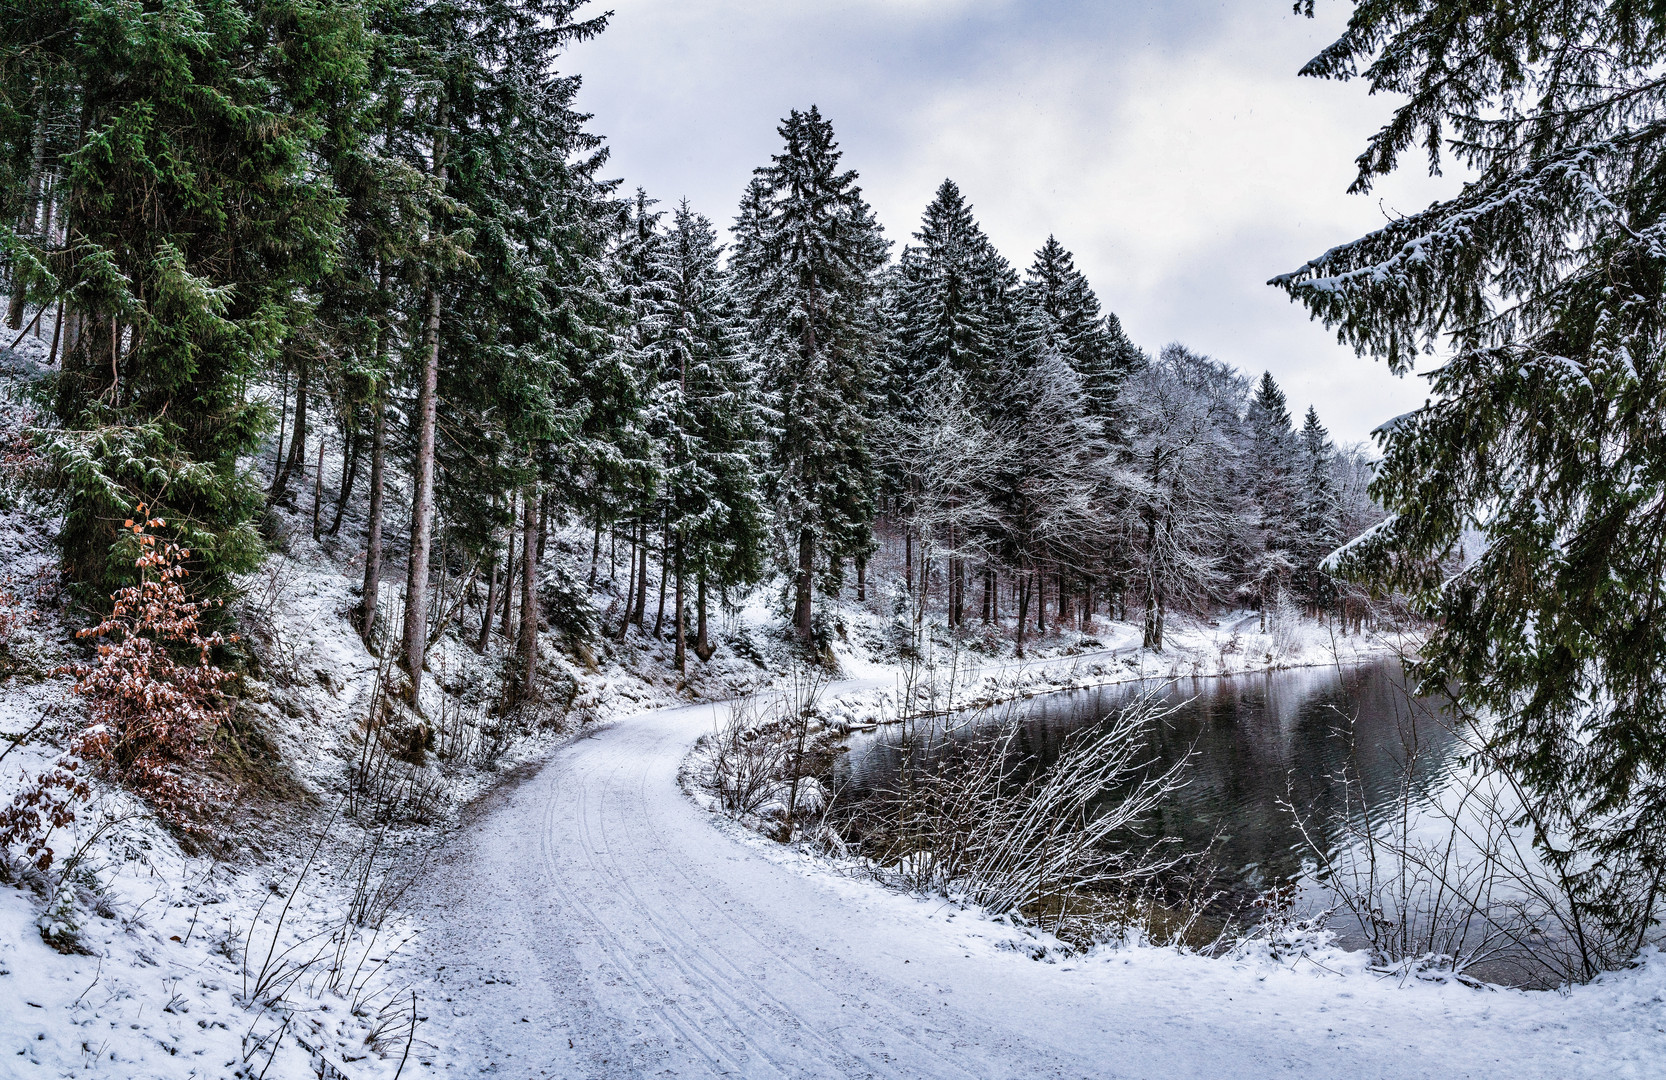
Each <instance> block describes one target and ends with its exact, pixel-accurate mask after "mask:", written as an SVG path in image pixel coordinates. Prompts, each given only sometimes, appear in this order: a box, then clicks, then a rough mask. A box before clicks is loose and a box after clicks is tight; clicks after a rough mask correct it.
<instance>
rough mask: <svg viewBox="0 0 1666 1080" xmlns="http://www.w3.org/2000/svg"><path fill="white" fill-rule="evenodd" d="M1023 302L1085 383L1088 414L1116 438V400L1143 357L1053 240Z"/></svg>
mask: <svg viewBox="0 0 1666 1080" xmlns="http://www.w3.org/2000/svg"><path fill="white" fill-rule="evenodd" d="M1022 295H1023V298H1024V300H1025V301H1026V302H1027V303H1029V304H1030V305H1031V306H1033V307H1034V308H1035V309H1037V310H1038V311H1040V312H1041V313H1042V314H1043V315H1044V316H1045V326H1046V334H1047V340H1048V343H1049V344H1050V345H1051V346H1052V347H1053V348H1054V349H1055V350H1057V352H1058V353H1059V355H1060V356H1063V357H1064V359H1065V362H1066V363H1068V364H1069V365H1070V366H1071V367H1072V368H1073V369H1075V371H1076V374H1077V376H1078V377H1079V378H1080V379H1081V380H1082V392H1083V393H1084V394H1085V395H1086V401H1087V408H1088V411H1089V413H1091V414H1092V415H1093V416H1094V417H1096V418H1097V419H1099V420H1100V422H1101V424H1102V425H1103V426H1104V427H1105V430H1106V434H1108V435H1109V434H1112V433H1113V431H1114V428H1115V427H1116V424H1115V417H1116V406H1117V396H1118V395H1119V394H1120V392H1121V389H1122V384H1123V383H1124V382H1126V381H1127V378H1128V375H1129V373H1130V372H1131V371H1132V370H1133V369H1134V368H1135V367H1137V366H1138V364H1139V361H1140V352H1139V350H1138V349H1137V348H1135V347H1134V345H1133V343H1132V342H1130V341H1129V340H1128V338H1127V335H1125V334H1124V333H1123V332H1122V323H1121V321H1120V320H1118V319H1117V317H1116V316H1115V315H1114V314H1111V315H1103V316H1102V315H1101V314H1100V308H1099V298H1098V297H1097V296H1095V295H1094V292H1093V288H1092V287H1091V286H1090V285H1089V284H1088V279H1087V277H1086V275H1084V274H1083V273H1082V272H1081V271H1080V270H1078V269H1076V262H1075V258H1074V257H1073V256H1072V255H1071V253H1070V252H1069V251H1066V250H1065V248H1064V245H1063V244H1060V243H1059V242H1058V240H1057V239H1056V238H1055V237H1053V236H1048V237H1047V242H1046V243H1045V244H1043V245H1042V246H1041V248H1040V249H1039V250H1038V251H1036V253H1035V261H1034V262H1032V263H1031V264H1030V268H1029V270H1028V271H1027V272H1026V273H1025V275H1024V285H1023V289H1022Z"/></svg>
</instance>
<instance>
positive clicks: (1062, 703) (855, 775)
mask: <svg viewBox="0 0 1666 1080" xmlns="http://www.w3.org/2000/svg"><path fill="white" fill-rule="evenodd" d="M1146 695H1151V696H1153V697H1155V698H1156V699H1158V700H1159V701H1161V702H1163V703H1164V704H1165V705H1166V706H1168V707H1170V709H1171V711H1170V712H1168V713H1167V715H1165V716H1164V717H1163V718H1162V719H1161V720H1159V721H1156V722H1154V723H1153V724H1152V725H1151V726H1150V727H1149V728H1148V730H1147V738H1148V740H1149V742H1148V745H1149V748H1150V750H1151V753H1152V757H1153V758H1154V759H1155V760H1154V765H1155V767H1156V768H1157V769H1158V770H1160V769H1162V768H1166V767H1167V766H1168V765H1170V764H1172V763H1174V762H1176V761H1178V760H1180V759H1182V758H1184V757H1187V755H1188V754H1189V755H1190V764H1189V766H1188V768H1187V771H1186V778H1187V780H1188V783H1187V784H1186V786H1185V787H1184V788H1183V789H1182V790H1180V791H1178V792H1176V793H1174V794H1173V795H1172V796H1170V797H1169V798H1168V799H1167V800H1166V801H1165V802H1164V804H1163V805H1162V807H1161V808H1160V809H1159V811H1158V814H1157V817H1156V819H1155V821H1153V822H1152V828H1153V830H1155V832H1156V833H1157V834H1158V835H1163V836H1168V837H1173V838H1175V839H1176V840H1178V841H1179V846H1180V847H1181V848H1183V849H1184V850H1186V851H1188V852H1201V851H1205V850H1210V851H1212V852H1213V853H1214V859H1215V862H1216V864H1217V874H1218V881H1219V884H1220V885H1222V886H1225V887H1226V888H1228V889H1229V890H1231V891H1232V892H1233V893H1235V894H1236V895H1237V896H1238V897H1239V898H1240V899H1242V898H1244V897H1248V896H1252V895H1253V894H1254V893H1256V892H1259V891H1260V890H1262V889H1264V888H1266V887H1268V886H1270V885H1273V884H1278V883H1281V882H1292V881H1300V880H1301V879H1302V878H1303V876H1304V870H1305V869H1308V868H1311V865H1312V858H1313V852H1312V849H1311V848H1309V847H1308V845H1307V842H1306V841H1305V840H1304V839H1303V837H1302V833H1301V831H1300V829H1299V828H1298V827H1297V822H1296V818H1295V816H1294V815H1293V814H1292V812H1291V810H1290V809H1289V808H1288V807H1286V806H1283V805H1280V804H1281V803H1289V804H1292V805H1293V806H1294V807H1295V809H1296V812H1297V813H1299V814H1301V815H1302V817H1303V820H1305V821H1306V822H1307V823H1308V827H1309V829H1310V831H1312V833H1313V836H1314V839H1315V840H1316V841H1318V842H1319V843H1321V844H1323V845H1325V846H1327V847H1329V848H1334V845H1336V844H1337V843H1338V835H1337V834H1338V831H1339V830H1338V828H1337V815H1338V811H1341V810H1343V809H1344V804H1345V802H1347V801H1348V800H1345V799H1344V794H1343V787H1342V784H1343V780H1342V777H1343V773H1344V770H1346V771H1347V772H1348V774H1350V775H1351V776H1352V777H1353V778H1354V780H1355V781H1356V786H1355V788H1354V790H1353V792H1352V796H1351V799H1352V802H1353V804H1354V805H1353V806H1351V807H1348V808H1349V809H1353V810H1356V811H1357V810H1358V802H1359V799H1360V797H1361V795H1363V797H1364V800H1365V805H1366V806H1367V807H1372V806H1384V805H1387V804H1390V803H1392V802H1393V801H1394V800H1395V798H1396V796H1397V793H1398V792H1399V791H1400V790H1401V786H1402V784H1403V783H1404V782H1405V775H1406V774H1405V767H1404V763H1405V761H1406V760H1407V752H1408V749H1413V748H1415V750H1416V762H1417V767H1416V768H1415V769H1414V770H1413V773H1412V787H1413V794H1414V797H1418V796H1423V797H1426V796H1427V795H1429V794H1431V793H1432V792H1434V791H1435V790H1437V789H1438V788H1439V787H1440V786H1441V785H1442V783H1443V781H1444V780H1445V779H1446V778H1447V776H1448V774H1449V770H1450V769H1451V767H1452V766H1453V765H1454V764H1455V758H1456V754H1457V747H1456V745H1455V740H1454V738H1453V736H1452V734H1451V733H1450V732H1449V731H1448V730H1447V729H1446V727H1445V726H1444V725H1443V724H1442V723H1441V722H1440V721H1439V719H1438V716H1437V715H1436V714H1435V713H1434V711H1433V710H1432V709H1431V708H1430V707H1429V706H1428V705H1427V704H1426V703H1425V704H1422V705H1421V706H1420V705H1419V703H1417V702H1415V701H1414V699H1413V698H1412V697H1411V696H1410V694H1409V692H1408V690H1407V686H1406V680H1405V676H1404V674H1403V673H1402V670H1401V667H1400V662H1399V660H1398V659H1384V660H1381V661H1377V662H1374V663H1368V664H1362V665H1358V666H1352V667H1347V668H1342V669H1338V668H1337V667H1323V668H1299V669H1294V670H1288V671H1271V672H1263V673H1257V674H1249V675H1233V676H1226V677H1220V678H1198V679H1191V678H1186V679H1180V680H1178V681H1168V680H1147V681H1144V682H1137V683H1123V684H1119V685H1116V686H1106V687H1099V688H1096V689H1091V690H1077V691H1069V692H1065V693H1059V694H1049V695H1045V696H1042V697H1037V698H1033V699H1031V700H1029V701H1027V702H1023V703H1021V704H1019V705H1018V706H1016V707H1017V708H1018V709H1019V710H1020V715H1021V716H1022V718H1023V721H1022V723H1023V726H1022V731H1021V733H1020V735H1019V741H1020V744H1021V745H1020V746H1019V747H1018V749H1019V752H1021V753H1023V754H1025V755H1028V756H1033V757H1034V758H1035V759H1036V762H1037V763H1038V764H1039V765H1043V766H1044V765H1047V764H1050V763H1051V762H1053V761H1054V760H1056V759H1057V757H1058V755H1059V752H1060V749H1061V746H1062V745H1063V742H1064V740H1065V739H1066V738H1067V737H1069V736H1070V735H1072V734H1073V733H1075V732H1077V731H1080V730H1081V729H1083V728H1084V727H1089V726H1097V725H1100V724H1102V723H1103V722H1105V720H1106V718H1107V717H1112V716H1114V715H1116V714H1117V713H1118V712H1119V711H1120V710H1122V709H1123V708H1125V707H1127V706H1128V705H1130V704H1132V703H1135V702H1137V701H1138V700H1139V699H1140V698H1142V697H1144V696H1146ZM1003 716H1004V714H1003ZM986 722H988V723H995V722H999V721H998V720H997V719H995V718H993V717H991V718H989V719H988V720H987V721H986ZM969 726H970V727H975V726H976V721H974V722H973V723H972V724H970V725H969ZM900 738H901V734H900V732H899V731H898V730H897V729H895V728H881V729H879V730H877V731H873V732H865V733H858V734H856V735H853V736H852V737H851V738H850V740H849V747H850V752H849V754H848V755H845V756H844V759H843V760H842V761H841V763H840V765H839V766H838V770H837V774H836V776H835V780H836V781H837V782H838V783H839V784H840V785H841V786H843V787H844V790H845V794H844V795H842V796H841V797H843V798H857V799H860V798H862V797H863V795H864V794H866V793H872V792H877V791H880V790H882V789H884V788H885V787H887V786H888V784H889V783H890V782H891V781H892V780H893V779H894V778H895V776H896V773H897V770H898V768H899V767H900V764H901V759H902V751H901V750H900V749H899V746H898V741H899V740H900ZM1304 864H1305V867H1304Z"/></svg>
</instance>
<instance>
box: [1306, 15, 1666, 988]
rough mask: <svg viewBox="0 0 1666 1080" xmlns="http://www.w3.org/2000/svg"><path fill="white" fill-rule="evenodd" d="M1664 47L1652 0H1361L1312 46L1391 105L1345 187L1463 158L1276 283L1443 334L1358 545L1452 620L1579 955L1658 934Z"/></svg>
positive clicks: (1472, 695)
mask: <svg viewBox="0 0 1666 1080" xmlns="http://www.w3.org/2000/svg"><path fill="white" fill-rule="evenodd" d="M1312 6H1313V5H1312V3H1311V0H1309V2H1308V3H1307V4H1306V5H1305V7H1306V10H1307V11H1308V13H1309V14H1311V13H1312ZM1663 59H1666V13H1663V12H1662V10H1661V8H1660V7H1659V5H1654V4H1630V3H1603V2H1599V0H1572V2H1563V0H1558V2H1555V3H1551V2H1547V0H1526V2H1521V3H1512V4H1501V5H1495V4H1465V5H1452V4H1445V3H1436V2H1434V0H1415V2H1410V3H1387V2H1369V3H1361V4H1358V5H1356V6H1355V7H1354V9H1353V13H1352V16H1351V17H1350V19H1349V24H1348V28H1347V30H1346V31H1345V33H1344V34H1343V35H1342V36H1341V37H1340V38H1339V39H1338V40H1337V42H1336V43H1335V44H1334V45H1332V46H1331V47H1330V48H1328V49H1326V50H1325V51H1324V52H1322V53H1321V54H1320V55H1319V56H1318V57H1316V58H1315V59H1314V60H1312V61H1311V62H1310V63H1309V64H1308V65H1307V67H1306V68H1305V69H1304V74H1307V75H1311V76H1317V77H1321V78H1350V77H1353V76H1354V75H1355V74H1357V73H1364V74H1365V76H1366V77H1367V78H1368V79H1369V80H1370V82H1371V88H1372V90H1373V91H1384V92H1390V93H1392V94H1395V95H1397V96H1399V98H1400V100H1401V104H1400V105H1399V106H1398V107H1397V108H1396V110H1395V112H1394V115H1393V117H1392V119H1391V120H1390V121H1389V122H1388V123H1387V124H1386V125H1385V126H1384V127H1383V128H1382V129H1381V130H1380V131H1378V132H1377V133H1376V134H1375V135H1374V136H1373V137H1372V138H1371V139H1370V141H1369V143H1368V145H1367V147H1366V149H1365V151H1364V152H1363V153H1362V154H1361V155H1360V156H1359V158H1358V159H1357V160H1358V166H1359V173H1358V177H1357V179H1356V180H1355V183H1354V190H1356V191H1366V190H1369V188H1370V187H1371V185H1372V183H1373V182H1374V180H1375V179H1376V178H1377V177H1378V176H1382V175H1386V174H1387V173H1389V172H1391V171H1392V170H1393V169H1394V168H1395V167H1396V165H1397V164H1398V162H1399V159H1400V156H1401V155H1402V154H1403V153H1404V152H1406V151H1407V150H1409V149H1412V148H1413V146H1414V145H1415V146H1416V147H1417V148H1418V149H1420V150H1425V151H1426V152H1427V153H1428V155H1429V161H1430V165H1431V167H1432V168H1438V165H1439V163H1440V160H1441V157H1442V151H1443V149H1444V148H1445V147H1448V146H1450V147H1452V148H1453V151H1454V152H1455V153H1456V154H1457V155H1458V156H1459V158H1460V160H1461V161H1462V162H1463V163H1464V165H1465V166H1467V167H1468V168H1469V169H1470V170H1471V172H1472V175H1473V179H1471V180H1470V181H1468V182H1467V183H1465V185H1464V187H1463V190H1462V191H1461V192H1460V193H1459V194H1458V195H1456V196H1454V197H1453V198H1450V199H1445V200H1442V201H1440V202H1437V203H1435V204H1433V205H1431V206H1430V207H1429V208H1427V209H1425V210H1423V211H1421V212H1419V213H1416V214H1412V215H1409V216H1406V217H1398V218H1395V219H1393V220H1391V221H1390V222H1389V223H1388V224H1387V225H1385V226H1384V227H1383V228H1381V229H1379V230H1377V231H1376V232H1374V233H1372V234H1370V235H1369V236H1366V237H1364V238H1362V239H1360V240H1357V241H1354V242H1352V243H1348V244H1343V245H1341V246H1338V247H1335V248H1332V249H1331V250H1330V251H1329V252H1327V253H1326V254H1324V255H1323V256H1321V257H1319V258H1317V259H1315V260H1313V261H1312V262H1310V263H1308V264H1307V265H1306V266H1304V267H1302V268H1301V269H1299V270H1297V271H1295V272H1294V273H1291V274H1287V275H1285V276H1283V277H1280V278H1277V279H1275V281H1274V284H1275V285H1277V286H1278V287H1280V288H1282V289H1284V290H1285V291H1287V292H1288V293H1289V294H1290V295H1291V296H1292V297H1293V298H1295V299H1297V300H1299V301H1300V302H1301V303H1302V304H1304V305H1305V306H1306V307H1307V308H1308V310H1309V311H1310V312H1311V313H1312V314H1313V315H1314V316H1316V317H1318V318H1321V319H1323V320H1324V321H1325V323H1326V324H1327V325H1328V326H1331V327H1334V328H1335V329H1336V330H1337V332H1338V335H1339V336H1340V338H1341V339H1342V340H1343V341H1344V342H1346V343H1348V344H1350V345H1352V346H1353V347H1354V348H1355V349H1356V350H1357V351H1358V352H1360V353H1361V354H1370V355H1374V356H1377V357H1380V358H1381V359H1383V360H1384V361H1385V362H1386V363H1387V364H1388V366H1389V367H1390V369H1391V370H1393V371H1395V372H1404V371H1406V370H1408V369H1409V368H1410V367H1411V366H1412V364H1413V363H1414V361H1415V359H1416V357H1417V354H1418V353H1419V352H1420V351H1425V350H1426V351H1433V350H1434V349H1436V348H1440V349H1442V350H1444V351H1446V352H1447V353H1448V355H1447V356H1446V357H1444V358H1443V359H1444V362H1443V363H1442V364H1441V365H1440V366H1439V368H1438V369H1437V370H1436V371H1435V372H1433V373H1432V375H1431V377H1430V398H1429V400H1428V402H1427V403H1426V404H1425V405H1424V407H1423V408H1421V409H1419V410H1417V411H1415V412H1413V413H1412V414H1410V415H1409V416H1405V417H1402V418H1400V419H1398V420H1397V421H1395V422H1394V423H1392V424H1391V425H1388V426H1387V427H1386V428H1385V429H1384V430H1383V433H1382V441H1383V447H1384V457H1383V461H1382V464H1381V468H1380V470H1379V472H1378V474H1377V479H1376V481H1375V483H1374V485H1373V489H1372V490H1373V492H1374V493H1375V494H1376V496H1377V497H1378V498H1379V499H1380V500H1381V501H1382V503H1383V504H1384V505H1385V506H1386V507H1387V509H1388V510H1389V511H1390V514H1391V516H1390V518H1389V519H1388V521H1387V522H1386V523H1385V524H1384V525H1383V526H1381V527H1379V528H1378V529H1376V530H1374V531H1373V532H1372V533H1371V534H1370V536H1369V537H1368V538H1367V539H1366V540H1364V541H1362V542H1360V543H1358V544H1356V545H1354V546H1353V547H1352V548H1350V551H1349V555H1348V558H1347V559H1346V560H1345V563H1344V566H1345V569H1347V570H1348V571H1349V572H1350V573H1351V574H1354V575H1359V576H1363V577H1365V578H1367V579H1369V580H1371V581H1373V582H1375V583H1377V584H1378V585H1380V586H1385V587H1398V588H1401V589H1404V590H1406V591H1408V592H1409V593H1410V594H1411V595H1412V596H1413V597H1414V598H1415V601H1416V604H1417V607H1418V608H1419V610H1421V611H1422V612H1423V613H1424V614H1426V615H1428V616H1431V617H1432V618H1433V619H1434V620H1435V621H1434V623H1433V624H1432V625H1433V629H1432V632H1431V636H1430V640H1429V642H1428V643H1427V645H1426V646H1425V647H1424V648H1423V649H1422V650H1420V657H1421V661H1420V663H1419V665H1418V671H1419V673H1420V674H1421V676H1422V678H1423V682H1424V685H1425V686H1426V687H1427V688H1429V689H1430V690H1438V691H1441V692H1445V691H1446V690H1447V688H1449V687H1451V688H1455V691H1456V694H1457V696H1458V699H1459V701H1460V702H1461V704H1462V705H1463V706H1464V707H1465V708H1467V709H1472V710H1476V711H1481V712H1485V713H1487V714H1488V715H1489V716H1490V717H1492V718H1493V719H1492V720H1490V721H1489V725H1488V728H1487V730H1488V732H1489V742H1490V746H1489V759H1490V760H1491V761H1492V762H1494V763H1495V764H1496V765H1498V766H1499V767H1501V768H1504V769H1507V770H1509V771H1510V772H1511V773H1512V774H1513V776H1514V777H1515V778H1516V779H1517V780H1518V782H1519V783H1520V784H1521V785H1522V787H1523V789H1524V790H1525V791H1527V792H1529V793H1530V796H1531V797H1530V799H1529V800H1528V803H1527V805H1526V806H1524V808H1523V812H1524V814H1526V815H1528V816H1529V817H1530V818H1531V820H1532V822H1533V825H1534V832H1533V835H1534V837H1535V840H1536V842H1537V844H1538V846H1539V852H1540V854H1541V855H1542V856H1543V857H1544V858H1545V859H1546V860H1547V861H1548V862H1549V863H1550V865H1552V866H1553V867H1554V868H1555V869H1556V870H1557V871H1558V872H1559V873H1560V874H1561V875H1563V877H1564V880H1565V881H1566V882H1568V883H1569V885H1570V887H1571V888H1572V889H1573V891H1574V894H1575V896H1576V898H1577V900H1578V903H1579V907H1578V909H1577V910H1578V912H1579V913H1580V915H1581V917H1582V920H1583V921H1582V923H1581V924H1580V933H1579V934H1578V935H1576V937H1577V938H1578V940H1577V941H1576V943H1575V944H1576V947H1577V948H1578V949H1579V950H1580V955H1581V960H1582V964H1583V967H1584V969H1585V971H1586V972H1587V973H1588V974H1594V973H1595V972H1596V971H1597V970H1599V969H1600V968H1602V967H1603V966H1606V965H1608V964H1610V963H1612V962H1614V961H1616V960H1618V959H1620V958H1622V957H1624V956H1625V955H1626V954H1628V953H1630V952H1632V951H1634V950H1635V949H1636V947H1637V946H1638V944H1639V943H1641V942H1642V941H1643V940H1644V938H1645V935H1646V934H1647V933H1648V932H1649V927H1651V926H1652V925H1653V924H1654V921H1655V920H1656V918H1657V914H1658V910H1659V905H1660V903H1661V901H1662V894H1661V891H1660V889H1659V888H1658V885H1659V882H1660V881H1661V880H1662V878H1663V876H1666V786H1662V785H1661V784H1660V782H1659V780H1658V777H1659V775H1660V773H1661V770H1662V769H1663V768H1666V695H1662V694H1661V693H1660V671H1661V666H1662V662H1663V658H1666V575H1662V573H1661V570H1660V566H1661V562H1660V555H1659V552H1660V551H1661V550H1662V548H1663V547H1666V521H1663V518H1662V515H1661V514H1660V512H1659V507H1660V506H1661V505H1662V503H1663V502H1666V444H1663V443H1662V440H1661V439H1660V426H1661V417H1662V415H1666V377H1663V376H1666V371H1663V364H1666V361H1663V359H1662V358H1663V357H1666V292H1663V290H1662V287H1661V283H1662V281H1663V280H1666V249H1663V248H1662V246H1661V244H1660V237H1661V235H1662V232H1663V230H1666V199H1663V198H1662V193H1663V191H1666V182H1663V179H1662V173H1661V169H1660V162H1661V161H1662V160H1663V159H1666V124H1663V123H1662V119H1663V117H1666V85H1663V84H1662V83H1661V81H1660V78H1659V71H1660V64H1661V62H1662V60H1663ZM1472 525H1473V526H1476V527H1479V528H1480V529H1482V530H1483V531H1484V533H1485V536H1486V540H1485V544H1484V545H1483V547H1482V549H1481V553H1480V556H1479V558H1478V559H1477V560H1476V561H1475V562H1473V563H1472V564H1471V565H1469V566H1467V567H1466V568H1465V570H1464V572H1463V574H1462V575H1460V576H1458V577H1456V578H1450V579H1449V575H1448V573H1447V570H1446V568H1445V567H1444V565H1443V564H1444V563H1445V561H1446V560H1448V559H1450V558H1451V557H1453V556H1455V554H1456V553H1457V551H1458V549H1459V548H1460V546H1461V545H1462V543H1463V535H1464V532H1465V530H1466V529H1467V528H1469V527H1471V526H1472Z"/></svg>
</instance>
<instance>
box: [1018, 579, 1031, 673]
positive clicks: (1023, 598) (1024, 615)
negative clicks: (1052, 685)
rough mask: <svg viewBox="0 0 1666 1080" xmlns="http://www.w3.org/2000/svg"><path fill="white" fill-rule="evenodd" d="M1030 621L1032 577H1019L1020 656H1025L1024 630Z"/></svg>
mask: <svg viewBox="0 0 1666 1080" xmlns="http://www.w3.org/2000/svg"><path fill="white" fill-rule="evenodd" d="M1029 621H1030V575H1028V574H1019V575H1018V656H1019V658H1020V659H1022V658H1023V656H1024V630H1025V628H1026V624H1027V623H1028V622H1029Z"/></svg>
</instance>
